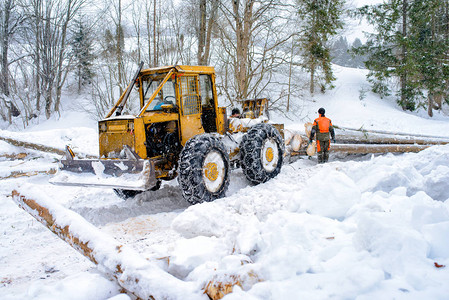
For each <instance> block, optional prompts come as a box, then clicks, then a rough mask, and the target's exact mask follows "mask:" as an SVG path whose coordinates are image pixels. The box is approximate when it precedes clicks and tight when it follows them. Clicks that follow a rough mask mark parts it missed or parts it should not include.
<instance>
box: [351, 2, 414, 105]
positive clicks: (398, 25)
mask: <svg viewBox="0 0 449 300" xmlns="http://www.w3.org/2000/svg"><path fill="white" fill-rule="evenodd" d="M408 1H409V0H390V1H387V2H384V3H382V4H377V5H371V6H364V7H362V8H360V9H359V13H360V14H361V15H363V16H365V17H366V19H367V20H368V22H369V23H370V24H372V25H374V26H375V28H376V31H377V32H376V33H374V34H371V35H369V40H368V42H367V43H366V44H365V45H364V46H362V47H359V48H358V49H355V53H356V54H359V55H364V54H366V55H367V56H368V57H367V61H366V62H365V65H366V67H367V68H368V69H369V70H370V72H369V74H368V80H369V81H370V82H371V83H372V85H373V91H374V92H376V93H378V94H380V95H381V97H383V96H387V95H390V93H391V90H390V88H389V86H388V85H387V82H388V80H389V79H390V78H391V77H392V76H395V77H397V78H399V81H400V88H399V92H398V103H399V104H400V105H401V106H402V108H403V109H409V110H414V109H415V98H416V96H417V95H416V89H415V87H414V84H413V80H412V79H413V78H414V77H416V75H415V73H416V69H415V65H414V62H413V60H412V59H410V56H409V55H408V54H409V53H410V50H411V48H410V44H409V40H408V31H407V29H408V26H407V25H408V10H409V6H408Z"/></svg>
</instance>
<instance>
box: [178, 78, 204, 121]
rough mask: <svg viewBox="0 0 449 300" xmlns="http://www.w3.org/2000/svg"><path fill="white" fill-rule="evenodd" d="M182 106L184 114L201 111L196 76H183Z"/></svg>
mask: <svg viewBox="0 0 449 300" xmlns="http://www.w3.org/2000/svg"><path fill="white" fill-rule="evenodd" d="M181 93H182V107H183V113H184V115H194V114H199V113H200V112H201V103H200V101H199V97H198V89H197V84H196V77H195V76H183V77H181Z"/></svg>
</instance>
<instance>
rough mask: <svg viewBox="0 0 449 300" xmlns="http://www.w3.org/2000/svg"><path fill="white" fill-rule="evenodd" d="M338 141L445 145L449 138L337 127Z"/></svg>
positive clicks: (348, 142)
mask: <svg viewBox="0 0 449 300" xmlns="http://www.w3.org/2000/svg"><path fill="white" fill-rule="evenodd" d="M335 135H336V139H337V142H338V143H345V144H346V143H347V144H359V143H360V144H418V145H443V144H448V143H449V138H443V137H432V136H424V135H408V134H401V133H398V134H397V133H394V132H379V131H367V130H355V129H336V130H335Z"/></svg>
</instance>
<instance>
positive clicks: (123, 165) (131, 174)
mask: <svg viewBox="0 0 449 300" xmlns="http://www.w3.org/2000/svg"><path fill="white" fill-rule="evenodd" d="M61 164H62V166H61V167H60V169H59V170H58V172H57V173H56V175H55V176H54V177H53V178H52V179H50V183H52V184H55V185H66V186H85V187H107V188H117V189H128V190H140V191H145V190H148V189H150V188H152V187H153V186H155V185H156V182H157V180H156V176H155V171H154V162H153V161H151V160H143V159H139V160H128V159H114V160H112V159H111V160H102V159H96V160H95V159H72V160H69V159H66V160H61Z"/></svg>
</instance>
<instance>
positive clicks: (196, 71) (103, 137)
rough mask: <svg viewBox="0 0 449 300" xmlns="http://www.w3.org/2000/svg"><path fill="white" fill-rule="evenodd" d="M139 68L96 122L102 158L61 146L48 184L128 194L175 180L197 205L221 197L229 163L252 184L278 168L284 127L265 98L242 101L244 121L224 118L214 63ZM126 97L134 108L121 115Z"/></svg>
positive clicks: (120, 194)
mask: <svg viewBox="0 0 449 300" xmlns="http://www.w3.org/2000/svg"><path fill="white" fill-rule="evenodd" d="M142 66H143V64H141V65H140V67H139V70H138V71H137V72H136V74H135V76H134V77H133V79H132V81H131V83H130V84H129V85H128V87H127V89H126V90H125V92H124V93H123V94H122V95H121V97H120V98H119V100H118V101H117V103H116V104H115V106H114V107H113V108H112V110H111V111H110V112H109V113H108V114H107V116H106V117H105V118H104V119H103V120H101V121H99V122H98V131H99V148H100V149H99V155H100V157H99V158H98V159H78V158H76V157H75V155H74V153H73V151H72V150H71V149H70V148H69V147H68V146H67V148H66V157H65V159H63V160H61V165H60V170H59V171H58V172H57V174H56V175H55V176H54V177H53V178H52V179H51V180H50V182H51V183H54V184H60V185H76V186H100V187H110V188H113V189H114V191H115V192H116V193H117V194H118V195H119V196H120V197H122V198H125V199H126V198H129V197H133V196H134V195H136V194H137V193H140V192H142V191H146V190H157V189H159V187H160V185H161V181H162V180H172V179H174V178H175V177H178V182H179V185H180V187H181V190H182V194H183V196H184V198H185V199H186V200H187V201H188V202H190V203H192V204H195V203H199V202H203V201H212V200H214V199H217V198H221V197H223V196H224V195H225V193H226V190H227V188H228V185H229V176H230V168H231V166H237V167H241V168H242V169H243V173H244V174H245V176H246V178H247V179H248V180H249V181H250V182H251V183H253V184H258V183H262V182H266V181H267V180H269V179H271V178H273V177H275V176H276V175H277V174H278V173H279V172H280V170H281V167H282V163H283V158H284V154H285V153H284V152H285V145H284V139H283V134H284V133H283V125H274V126H273V125H271V124H269V123H268V118H267V116H266V115H267V103H268V101H267V99H253V100H245V101H242V108H243V110H244V113H245V114H247V115H246V118H229V119H228V118H227V115H226V108H224V107H219V106H218V103H217V92H216V88H215V71H214V68H213V67H206V66H167V67H158V68H151V69H146V70H142ZM129 99H132V101H134V102H135V103H134V106H135V107H136V109H135V112H128V111H126V114H124V113H123V111H124V108H125V105H126V103H127V101H128V100H129ZM137 103H138V105H136V104H137ZM131 104H132V103H129V105H128V106H126V107H127V109H126V110H129V107H132V105H131ZM289 140H291V139H290V138H289Z"/></svg>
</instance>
